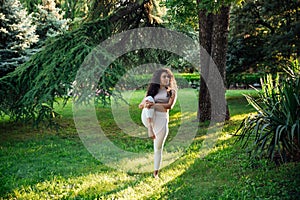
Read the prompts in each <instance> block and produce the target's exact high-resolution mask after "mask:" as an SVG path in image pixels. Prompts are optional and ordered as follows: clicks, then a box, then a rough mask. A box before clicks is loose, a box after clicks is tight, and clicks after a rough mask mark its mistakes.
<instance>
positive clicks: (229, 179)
mask: <svg viewBox="0 0 300 200" xmlns="http://www.w3.org/2000/svg"><path fill="white" fill-rule="evenodd" d="M182 92H183V93H184V96H185V98H186V101H188V100H189V99H190V97H191V95H195V90H192V89H184V90H183V91H182ZM242 93H247V94H252V95H255V91H253V90H230V91H227V94H226V96H227V100H228V105H229V109H230V113H231V120H230V121H228V122H226V123H225V125H224V127H223V129H222V132H221V133H219V136H218V142H217V144H216V145H215V147H214V148H212V149H209V150H210V151H209V152H207V155H206V156H205V157H201V156H199V151H200V150H201V147H202V145H203V136H204V135H205V133H206V128H205V127H207V124H200V128H199V130H198V133H197V135H196V137H195V138H194V140H193V142H192V144H191V145H190V146H189V148H188V149H187V150H186V153H185V154H184V155H182V156H181V157H180V158H179V159H177V160H176V161H175V162H174V163H172V164H170V165H168V166H166V167H165V168H163V169H162V170H161V173H160V179H153V178H152V176H151V173H128V172H123V171H118V170H115V169H113V168H111V167H108V166H106V165H104V164H103V163H102V162H101V161H99V160H97V159H96V158H94V157H93V156H92V155H91V154H90V153H89V151H88V150H87V149H86V148H85V147H84V145H83V143H82V141H81V140H80V138H79V136H78V133H77V132H76V128H75V125H74V121H73V117H72V104H71V103H69V104H67V106H66V107H65V108H63V109H62V108H60V107H59V106H58V110H59V111H60V112H61V113H62V118H61V119H59V121H60V124H61V126H62V128H61V130H60V131H59V132H56V131H54V130H49V129H46V128H39V129H33V128H32V126H31V125H30V124H21V123H13V122H9V121H8V120H7V119H3V120H2V121H0V128H1V133H0V163H1V164H0V199H298V198H299V196H300V163H288V164H284V165H281V166H275V165H274V164H273V163H270V162H268V161H267V160H261V161H255V162H254V161H250V160H249V159H248V154H247V153H245V150H244V149H241V148H240V147H239V145H238V144H235V143H234V138H232V136H231V134H232V133H234V132H235V130H236V129H237V128H238V126H239V125H240V123H241V121H242V119H243V118H244V117H246V116H247V114H249V113H251V112H253V111H254V110H253V109H252V108H251V107H250V106H249V105H248V104H247V102H246V100H245V98H244V97H243V96H242ZM143 95H144V92H143V91H136V92H134V93H133V94H132V96H131V98H130V101H129V103H130V105H129V113H130V116H131V118H132V120H133V121H134V122H135V123H136V124H138V125H141V122H140V120H139V119H140V110H138V109H137V105H138V103H139V102H140V100H141V99H140V97H141V96H143ZM96 110H97V117H98V119H101V120H100V124H101V127H102V128H103V129H104V130H105V133H106V134H107V136H108V137H109V138H111V140H113V142H114V143H115V144H116V145H118V146H122V147H123V148H124V149H127V150H131V151H148V152H151V151H152V143H151V141H150V140H141V139H140V140H136V139H134V138H132V137H129V136H128V135H127V134H125V133H123V132H122V130H121V129H120V128H118V126H117V125H116V124H115V121H114V118H113V114H112V110H111V109H110V108H109V107H97V109H96ZM180 110H181V107H180V104H179V103H177V104H176V106H175V107H174V109H173V110H172V111H171V112H170V136H169V138H168V141H167V142H169V141H171V139H172V137H174V135H172V133H174V132H176V130H178V128H179V126H180V124H179V122H178V121H179V120H177V119H178V116H179V115H181V113H180ZM195 114H196V108H195V112H192V113H189V115H188V116H191V117H194V116H195Z"/></svg>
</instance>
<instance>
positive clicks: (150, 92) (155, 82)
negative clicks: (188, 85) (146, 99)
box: [146, 68, 177, 98]
mask: <svg viewBox="0 0 300 200" xmlns="http://www.w3.org/2000/svg"><path fill="white" fill-rule="evenodd" d="M163 72H166V73H167V74H168V76H169V77H170V82H169V85H168V86H166V89H167V91H168V94H167V95H168V96H171V95H172V89H174V90H177V83H176V80H175V77H174V75H173V73H172V72H171V70H170V69H168V68H161V69H158V70H156V71H155V72H154V73H153V76H152V78H151V82H150V83H149V85H148V89H147V95H146V96H152V97H153V98H154V96H155V95H156V94H157V93H158V90H159V88H160V77H161V74H162V73H163Z"/></svg>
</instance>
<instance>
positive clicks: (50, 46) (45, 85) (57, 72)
mask: <svg viewBox="0 0 300 200" xmlns="http://www.w3.org/2000/svg"><path fill="white" fill-rule="evenodd" d="M157 20H158V18H156V17H155V16H154V15H153V14H152V1H124V2H123V3H122V4H120V5H119V6H118V7H117V9H116V10H115V11H113V12H112V13H110V14H109V15H108V16H106V17H104V18H102V17H99V18H96V19H94V20H90V21H87V22H85V23H83V24H81V25H79V27H78V28H74V29H73V30H71V31H69V32H66V33H64V34H62V35H58V36H56V37H52V38H49V39H48V40H47V42H46V43H45V46H44V48H43V50H41V51H39V52H38V53H37V54H35V55H34V56H32V57H31V59H30V60H29V61H28V62H26V63H25V64H24V65H21V66H20V67H18V68H17V69H16V70H15V71H13V72H12V73H10V74H8V75H7V76H5V77H3V78H0V114H3V113H5V114H8V115H10V116H11V117H12V118H13V119H16V120H18V119H24V118H25V119H33V120H34V121H36V122H37V123H38V122H41V120H44V119H45V118H47V119H48V120H49V121H48V122H50V123H52V122H53V117H54V116H55V115H56V112H55V110H54V102H55V101H56V97H61V98H63V99H65V100H67V99H68V98H69V97H68V96H67V93H68V91H70V90H71V89H72V82H73V81H74V79H75V77H76V73H77V71H78V69H79V67H80V66H81V64H82V62H83V61H84V59H85V58H86V56H87V55H88V54H89V53H90V52H91V50H92V49H93V48H94V47H96V46H97V45H99V44H100V43H101V42H102V41H104V40H105V39H107V38H108V37H110V36H112V35H113V34H117V33H121V32H123V31H126V30H129V29H134V28H138V27H144V26H155V25H156V24H157V23H158V22H157ZM129 39H130V38H129ZM132 41H133V40H132ZM141 53H143V52H141ZM137 56H138V55H137ZM145 57H147V56H145ZM122 62H126V59H124V60H122V61H120V62H119V61H116V63H114V64H113V65H112V66H111V68H109V69H108V71H107V72H106V73H107V76H103V79H102V80H100V83H99V89H101V90H102V91H105V92H104V93H101V95H102V96H100V98H102V97H103V99H104V100H105V97H106V94H111V93H112V88H113V87H114V84H115V83H116V79H117V77H119V76H120V73H124V67H123V65H122V64H124V63H122Z"/></svg>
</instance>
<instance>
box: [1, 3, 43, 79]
mask: <svg viewBox="0 0 300 200" xmlns="http://www.w3.org/2000/svg"><path fill="white" fill-rule="evenodd" d="M0 2H1V5H2V6H1V7H0V77H2V76H4V75H6V74H7V73H9V72H11V71H13V70H14V69H15V68H16V67H17V66H18V65H20V64H22V63H24V62H25V61H26V60H27V59H28V57H29V56H30V55H31V54H32V51H29V48H30V47H31V46H32V45H33V44H35V43H36V42H38V35H36V33H35V29H36V27H35V26H34V25H32V17H31V15H28V14H27V11H26V10H25V9H24V7H23V6H22V4H21V3H20V1H19V0H0Z"/></svg>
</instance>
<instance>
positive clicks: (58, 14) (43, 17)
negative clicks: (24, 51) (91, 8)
mask: <svg viewBox="0 0 300 200" xmlns="http://www.w3.org/2000/svg"><path fill="white" fill-rule="evenodd" d="M32 14H33V17H34V24H35V25H36V33H37V34H38V35H39V38H40V42H41V43H43V42H44V41H45V40H46V39H47V37H53V36H55V35H57V34H60V33H63V32H65V31H66V30H68V22H69V21H70V19H64V18H63V16H64V12H63V11H62V10H61V9H60V8H58V7H56V3H55V1H54V0H44V1H43V2H42V4H40V5H37V6H36V11H35V12H33V13H32Z"/></svg>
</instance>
